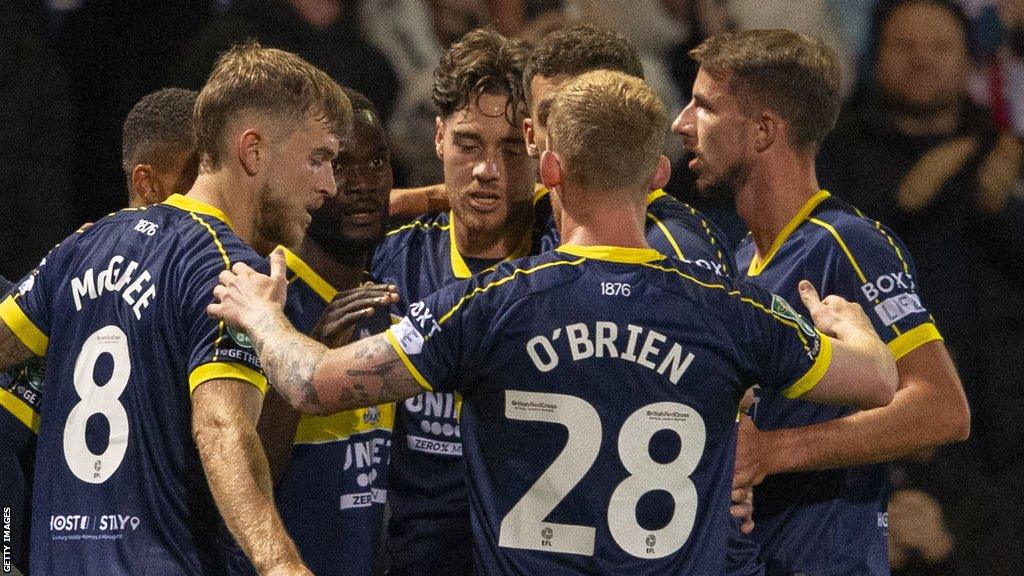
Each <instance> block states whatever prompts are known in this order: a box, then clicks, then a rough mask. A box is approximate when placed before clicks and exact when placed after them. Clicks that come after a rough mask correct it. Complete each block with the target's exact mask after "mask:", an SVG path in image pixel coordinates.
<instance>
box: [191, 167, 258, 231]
mask: <svg viewBox="0 0 1024 576" xmlns="http://www.w3.org/2000/svg"><path fill="white" fill-rule="evenodd" d="M238 188H239V186H238V182H237V180H234V179H232V178H231V177H230V175H229V174H228V173H227V170H226V169H223V170H220V171H218V172H215V173H212V174H200V175H199V176H198V177H197V178H196V181H195V184H193V185H192V188H191V189H190V190H189V191H188V193H187V195H188V197H189V198H192V199H193V200H198V201H199V202H202V203H204V204H209V205H210V206H213V207H214V208H217V209H218V210H220V211H221V212H223V213H224V214H225V215H226V216H227V217H228V220H230V221H231V230H232V231H233V232H234V233H235V235H236V236H238V237H239V239H241V240H242V242H245V243H246V244H249V245H250V246H251V245H252V244H253V242H254V241H255V240H256V239H255V238H254V237H253V235H254V234H255V230H256V200H255V197H254V195H253V194H239V190H238Z"/></svg>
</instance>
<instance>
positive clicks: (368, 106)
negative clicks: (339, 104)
mask: <svg viewBox="0 0 1024 576" xmlns="http://www.w3.org/2000/svg"><path fill="white" fill-rule="evenodd" d="M341 91H342V92H344V93H345V96H346V97H347V98H348V101H349V102H350V103H351V104H352V111H353V112H361V111H368V112H370V113H371V114H373V115H374V116H377V117H378V118H379V117H380V113H379V112H378V111H377V107H376V106H374V105H373V102H371V101H370V99H369V98H367V97H366V95H365V94H363V93H362V92H360V91H358V90H353V89H352V88H349V87H348V86H342V87H341Z"/></svg>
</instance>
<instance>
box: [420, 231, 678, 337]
mask: <svg viewBox="0 0 1024 576" xmlns="http://www.w3.org/2000/svg"><path fill="white" fill-rule="evenodd" d="M562 248H564V246H563V247H562ZM559 250H561V248H559ZM651 252H654V251H653V250H651ZM655 254H657V252H655ZM658 258H664V256H662V255H661V254H658ZM584 260H585V259H584V258H580V259H579V260H572V261H569V260H556V261H555V262H548V263H547V264H541V265H539V266H535V267H533V268H516V269H515V270H513V271H512V273H511V274H509V275H508V276H505V277H504V278H501V279H500V280H495V281H494V282H491V283H490V284H487V285H486V286H480V287H478V288H474V289H473V291H472V292H470V293H469V294H466V295H465V296H463V297H462V298H459V301H458V302H456V303H455V305H454V306H452V307H451V308H450V309H449V310H448V311H447V312H445V313H444V314H443V315H442V316H441V317H440V318H438V320H437V323H438V324H439V325H440V324H444V323H445V322H446V321H447V320H448V319H449V318H451V317H452V314H455V311H456V310H458V309H459V308H461V307H462V305H463V304H465V303H466V302H467V301H468V300H470V299H472V298H474V297H476V296H479V295H481V294H483V293H484V292H487V291H488V290H490V289H491V288H494V287H495V286H501V285H502V284H505V283H506V282H510V281H512V280H514V279H515V277H516V276H519V275H520V274H522V275H523V276H527V275H530V274H533V273H534V272H536V271H538V270H543V269H544V268H550V267H552V266H565V265H571V266H578V265H580V264H582V263H583V262H584Z"/></svg>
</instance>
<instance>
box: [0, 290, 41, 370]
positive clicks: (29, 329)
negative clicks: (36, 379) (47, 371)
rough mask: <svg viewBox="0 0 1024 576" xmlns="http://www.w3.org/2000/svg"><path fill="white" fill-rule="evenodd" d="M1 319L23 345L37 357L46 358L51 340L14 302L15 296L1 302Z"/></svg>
mask: <svg viewBox="0 0 1024 576" xmlns="http://www.w3.org/2000/svg"><path fill="white" fill-rule="evenodd" d="M0 318H2V319H3V321H4V322H5V323H6V324H7V327H8V328H10V329H11V332H14V335H15V336H17V337H18V340H21V343H22V344H24V345H25V347H26V348H28V349H29V350H31V351H32V353H33V354H35V355H36V356H46V348H47V347H48V346H49V345H50V338H49V337H47V335H46V334H44V333H43V331H42V330H40V329H39V328H38V327H37V326H36V325H35V324H34V323H32V320H30V319H29V317H28V316H27V315H25V311H24V310H22V309H21V306H18V304H17V303H16V302H15V301H14V296H13V295H12V296H8V297H7V298H4V301H3V302H0Z"/></svg>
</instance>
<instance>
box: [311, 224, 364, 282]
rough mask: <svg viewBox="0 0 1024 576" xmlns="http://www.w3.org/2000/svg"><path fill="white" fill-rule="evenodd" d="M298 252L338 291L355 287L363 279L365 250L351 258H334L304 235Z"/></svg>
mask: <svg viewBox="0 0 1024 576" xmlns="http://www.w3.org/2000/svg"><path fill="white" fill-rule="evenodd" d="M298 254H299V256H300V257H301V258H302V260H303V261H305V262H306V264H309V266H310V268H312V269H313V270H314V271H315V272H316V273H317V274H319V275H320V277H321V278H323V279H324V280H326V281H327V283H328V284H330V285H331V286H333V287H334V289H335V290H338V291H339V292H341V291H344V290H348V289H349V288H355V287H356V286H358V285H359V283H360V282H361V281H362V279H363V271H364V269H365V268H366V256H367V253H366V252H360V253H358V254H352V255H351V256H352V257H351V258H346V259H341V258H336V257H334V256H332V255H331V254H330V253H328V252H327V250H324V249H323V247H321V246H320V245H319V244H317V243H316V241H315V240H313V239H311V238H310V237H309V236H306V237H305V238H303V240H302V244H300V245H299V248H298Z"/></svg>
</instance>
